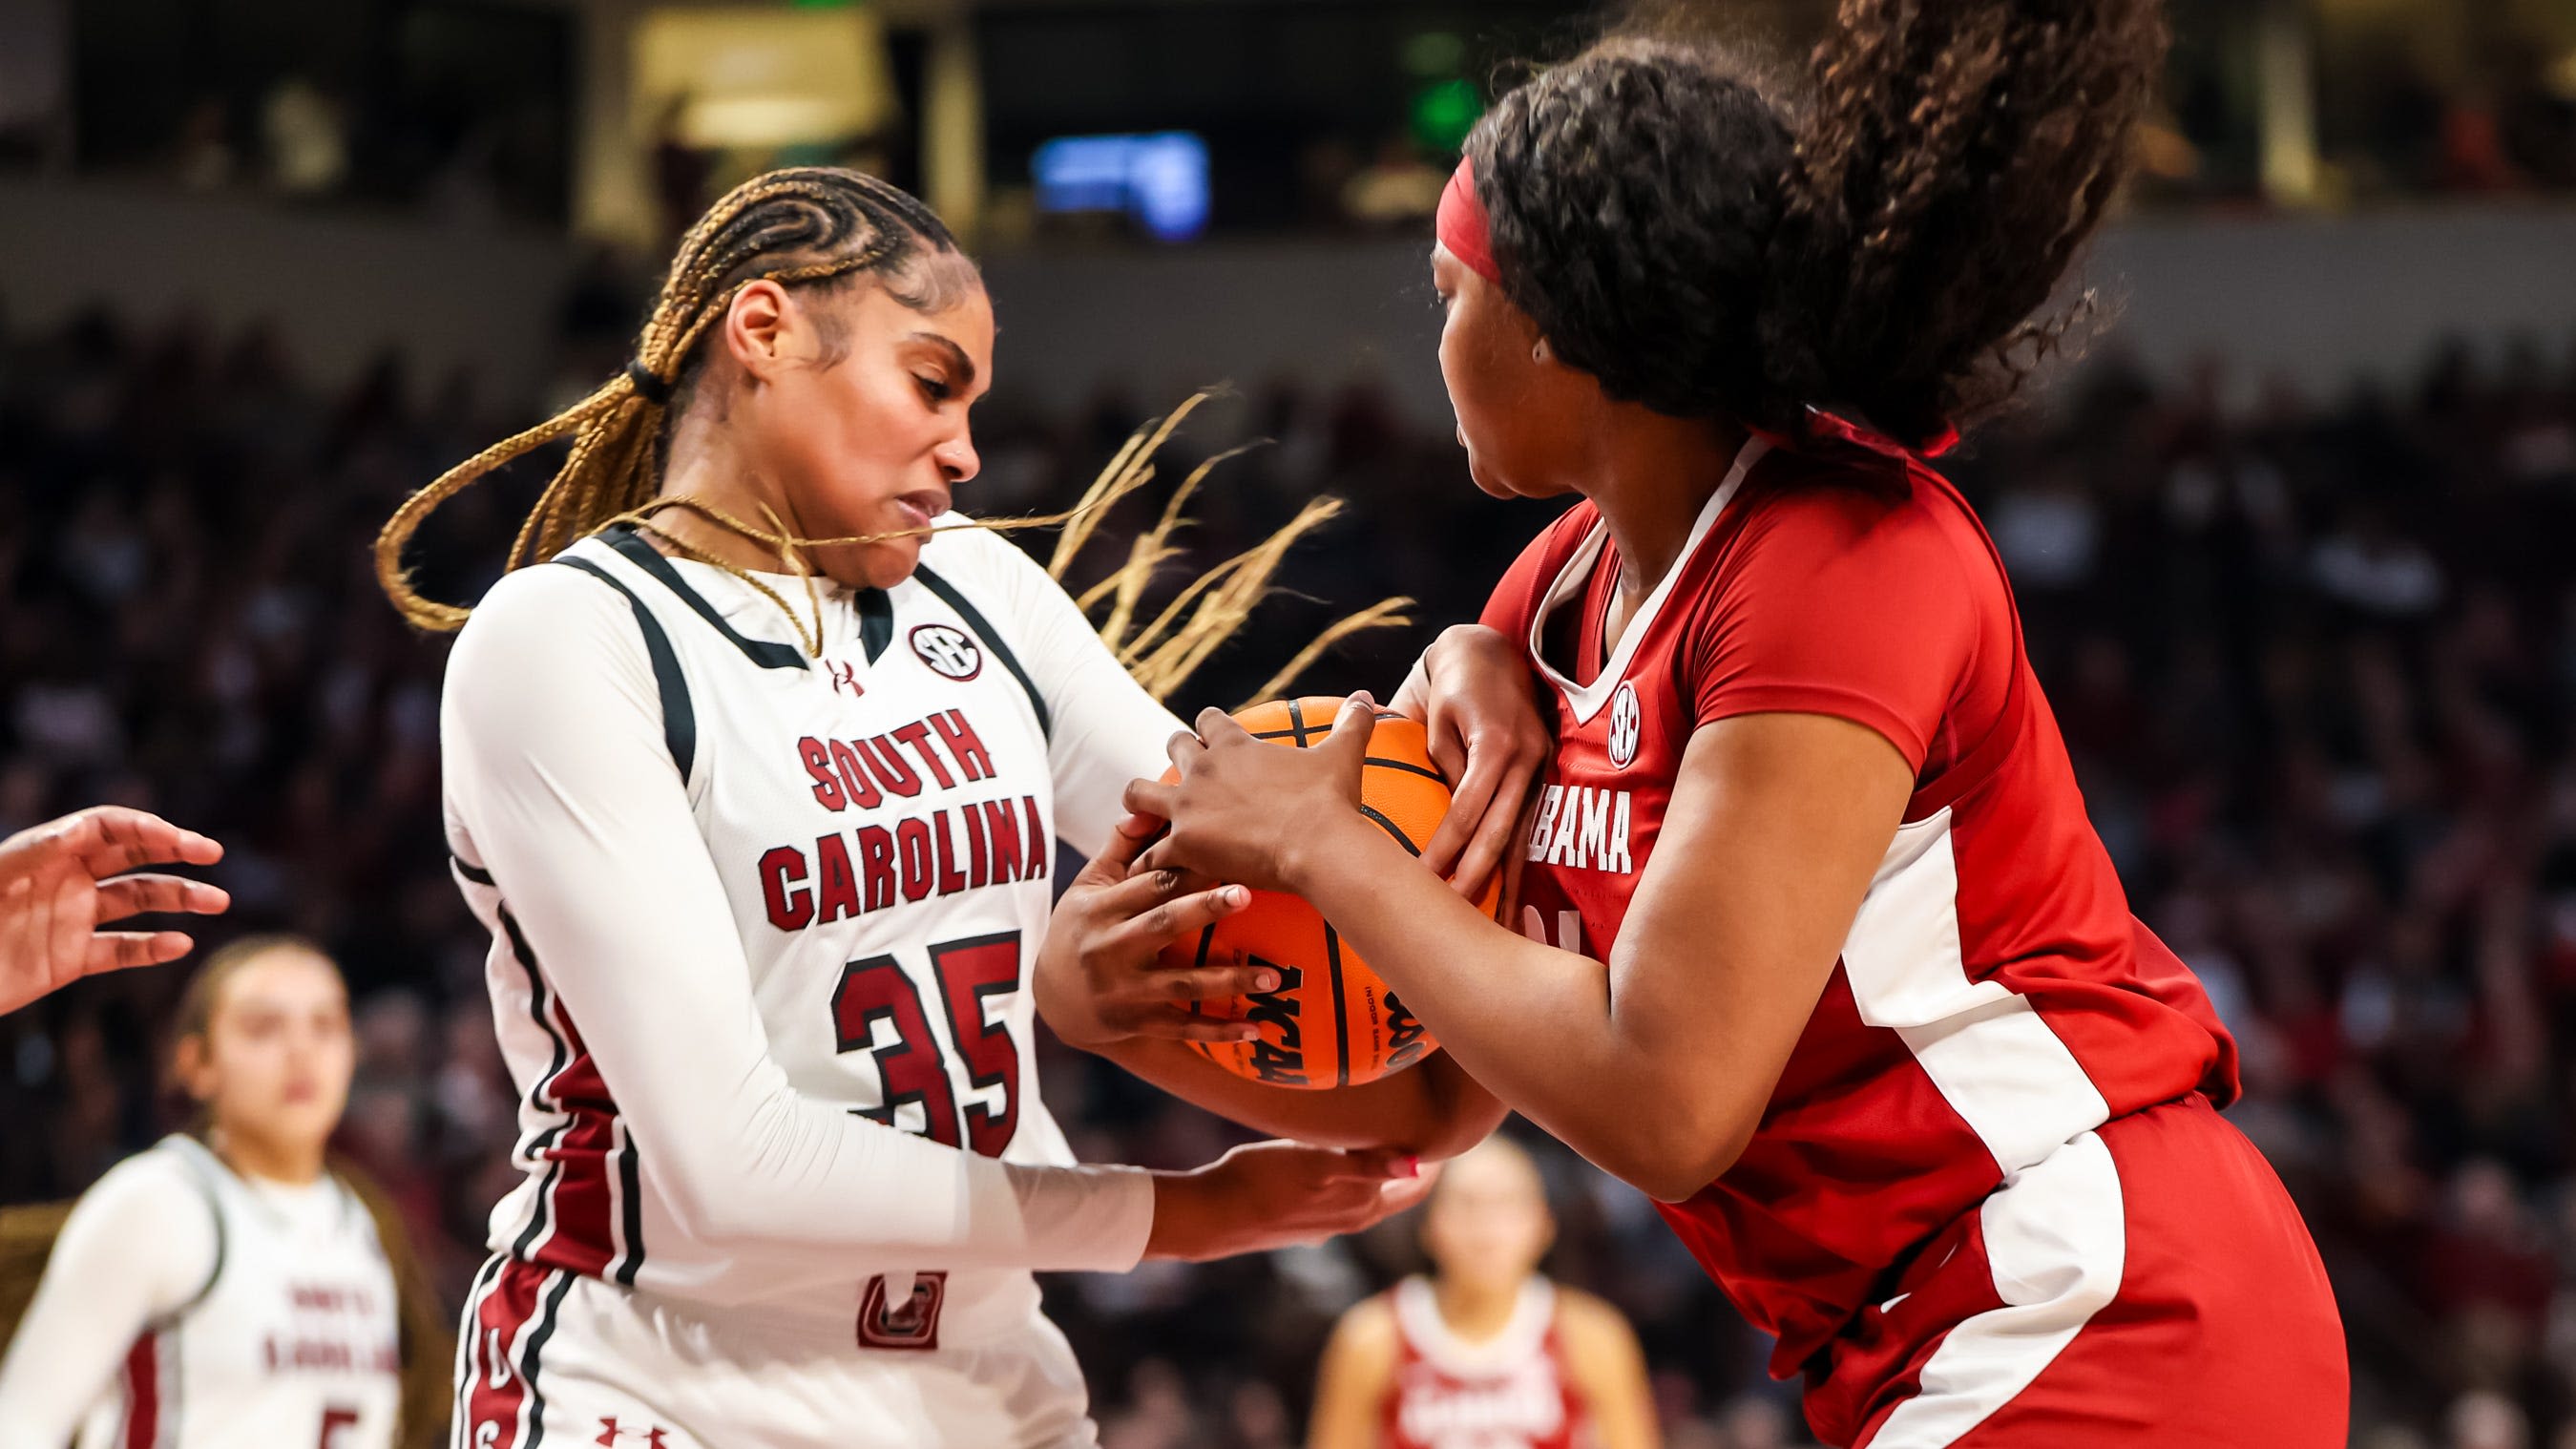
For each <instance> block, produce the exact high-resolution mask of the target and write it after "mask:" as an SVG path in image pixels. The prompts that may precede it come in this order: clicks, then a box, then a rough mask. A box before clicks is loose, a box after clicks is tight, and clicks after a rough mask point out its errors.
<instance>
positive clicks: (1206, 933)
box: [1190, 921, 1216, 1046]
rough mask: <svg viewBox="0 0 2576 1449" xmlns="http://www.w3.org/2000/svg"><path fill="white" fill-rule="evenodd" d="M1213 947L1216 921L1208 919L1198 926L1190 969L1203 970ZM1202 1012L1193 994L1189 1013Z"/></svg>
mask: <svg viewBox="0 0 2576 1449" xmlns="http://www.w3.org/2000/svg"><path fill="white" fill-rule="evenodd" d="M1215 947H1216V922H1214V921H1210V922H1208V923H1207V924H1206V925H1204V926H1201V927H1199V949H1198V954H1197V955H1195V956H1192V957H1191V958H1190V969H1191V970H1193V971H1203V970H1205V969H1207V958H1208V952H1210V951H1211V950H1214V949H1215ZM1202 1014H1203V1013H1201V1012H1200V1010H1199V998H1197V997H1195V996H1194V997H1191V998H1190V1015H1192V1016H1199V1015H1202ZM1191 1045H1192V1046H1203V1045H1205V1043H1203V1042H1192V1043H1191Z"/></svg>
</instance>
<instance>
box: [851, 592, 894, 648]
mask: <svg viewBox="0 0 2576 1449" xmlns="http://www.w3.org/2000/svg"><path fill="white" fill-rule="evenodd" d="M859 642H860V644H861V645H862V646H864V647H865V648H866V649H867V651H868V662H869V663H870V664H874V663H876V662H877V658H878V656H880V655H882V654H884V653H885V652H886V651H887V650H888V649H891V648H893V647H894V600H893V599H892V598H891V597H889V596H888V595H887V593H886V591H885V590H883V589H861V590H859Z"/></svg>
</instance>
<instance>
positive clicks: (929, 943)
mask: <svg viewBox="0 0 2576 1449" xmlns="http://www.w3.org/2000/svg"><path fill="white" fill-rule="evenodd" d="M540 567H543V568H546V569H549V570H565V569H577V570H580V571H582V572H585V573H588V574H590V575H592V576H593V577H594V578H595V579H596V580H597V581H598V586H599V587H600V588H602V589H613V590H615V591H616V592H617V593H618V594H619V595H622V596H623V597H624V599H625V601H626V602H627V603H628V604H629V605H631V607H632V609H633V612H634V617H635V620H636V624H637V627H638V628H639V629H640V630H641V631H642V633H643V635H644V642H645V649H646V652H647V654H648V655H649V656H650V658H651V660H652V664H653V673H654V679H655V684H656V687H657V688H658V690H659V693H660V703H661V713H662V724H663V732H664V739H665V743H666V744H667V745H668V747H669V750H670V753H671V757H672V762H673V764H674V765H675V766H676V767H677V768H678V771H679V773H680V776H681V778H682V780H683V781H684V782H685V785H686V789H687V795H688V799H689V803H690V807H691V811H692V813H693V815H694V817H695V820H696V823H697V826H698V829H699V832H700V833H701V834H702V835H703V837H704V839H705V844H706V849H707V850H708V852H709V853H710V855H711V857H712V859H713V862H714V865H715V868H716V871H717V874H718V875H719V877H720V878H721V880H722V882H723V886H724V891H725V894H726V897H727V899H728V901H729V903H730V906H731V910H732V915H733V919H734V924H735V926H736V928H737V930H738V932H739V934H740V937H741V940H742V943H743V947H744V954H745V956H746V958H747V960H748V964H749V968H750V987H751V992H752V995H753V997H754V1000H755V1003H756V1006H757V1009H758V1012H759V1015H760V1019H761V1021H762V1023H763V1025H764V1027H765V1030H766V1033H767V1036H768V1041H769V1049H770V1053H771V1055H772V1057H773V1058H774V1060H775V1061H776V1063H777V1064H778V1066H779V1067H780V1068H781V1069H782V1070H783V1071H784V1072H785V1074H786V1076H787V1078H788V1080H789V1081H790V1083H791V1084H792V1085H793V1086H794V1087H795V1089H796V1090H797V1091H798V1092H799V1093H801V1094H802V1095H804V1096H806V1097H807V1098H810V1099H813V1100H817V1101H822V1102H828V1103H833V1104H838V1105H841V1106H845V1107H846V1108H848V1109H849V1110H850V1111H851V1112H853V1113H858V1114H861V1115H864V1116H867V1117H871V1118H874V1119H875V1120H877V1121H879V1122H883V1123H886V1124H888V1125H890V1126H892V1127H894V1128H897V1129H899V1130H901V1131H905V1132H912V1133H917V1134H920V1135H922V1136H925V1137H928V1138H931V1139H933V1140H935V1141H938V1142H941V1143H946V1144H949V1145H952V1146H957V1147H960V1148H963V1149H966V1150H970V1151H974V1152H979V1153H983V1154H986V1155H988V1156H993V1157H999V1158H1002V1159H1004V1160H1006V1161H1010V1162H1014V1163H1032V1164H1062V1163H1070V1162H1071V1161H1072V1160H1073V1158H1072V1154H1071V1153H1070V1151H1069V1150H1068V1148H1067V1146H1066V1143H1065V1139H1064V1135H1063V1133H1062V1132H1061V1131H1060V1130H1059V1129H1058V1128H1057V1126H1056V1124H1055V1122H1054V1120H1053V1119H1052V1118H1050V1117H1049V1116H1048V1115H1047V1112H1046V1109H1045V1108H1044V1107H1042V1106H1041V1105H1039V1102H1038V1096H1037V1067H1036V1061H1035V1059H1034V1056H1033V1054H1032V1047H1033V1045H1034V1032H1033V1029H1032V1028H1033V1021H1034V1007H1033V1004H1032V1002H1031V1000H1030V997H1029V993H1028V991H1027V989H1026V987H1027V975H1028V969H1029V966H1030V963H1031V961H1032V959H1033V954H1032V953H1033V952H1034V950H1035V949H1036V946H1037V943H1038V941H1039V939H1040V933H1041V932H1042V931H1043V930H1044V928H1045V925H1046V920H1047V916H1048V913H1049V910H1050V907H1051V905H1052V903H1053V885H1052V880H1051V877H1052V876H1053V875H1054V873H1055V861H1054V854H1055V839H1056V818H1055V817H1056V799H1057V794H1058V792H1057V788H1056V786H1057V783H1058V781H1057V779H1056V775H1057V774H1058V773H1059V772H1061V771H1062V770H1063V769H1065V768H1067V767H1065V766H1064V765H1062V764H1061V763H1059V765H1058V766H1056V767H1055V768H1054V769H1051V767H1050V763H1049V728H1050V720H1049V718H1048V712H1047V707H1046V705H1045V703H1044V699H1043V697H1042V695H1041V694H1040V692H1039V690H1038V689H1037V688H1036V686H1035V685H1034V684H1032V683H1031V680H1030V675H1029V672H1028V670H1027V669H1026V668H1025V667H1024V665H1023V661H1022V660H1021V659H1020V658H1019V657H1018V651H1017V649H1016V648H1015V645H1014V642H1013V640H1012V639H1011V638H1010V637H1007V636H1008V635H1009V634H1010V633H1011V632H1012V631H1011V630H1010V628H1009V615H1008V613H1007V610H1006V602H1007V600H1008V599H1009V598H1010V597H1012V596H1013V589H1014V588H1015V587H1019V586H1022V585H1024V584H1025V583H1026V580H1025V578H1022V579H1019V580H1009V581H1006V580H1005V579H1004V577H1003V575H1002V574H1001V573H1000V572H998V571H1000V570H1006V569H1011V568H1018V569H1022V570H1026V569H1031V568H1033V567H1034V565H1033V564H1031V563H1030V562H1029V561H1028V560H1027V559H1026V558H1025V557H1024V556H1021V555H1019V554H1018V552H1017V550H1016V549H1014V548H1013V547H1012V546H1011V545H1010V544H1008V543H1006V542H1004V541H1002V540H1001V539H999V538H998V537H996V536H992V535H987V534H981V533H951V534H942V535H938V536H935V537H934V538H932V539H930V540H929V541H927V543H926V544H925V546H924V548H923V552H922V562H921V567H920V569H919V571H918V572H917V573H916V574H915V575H914V576H913V577H912V578H910V579H908V580H907V581H905V582H904V583H903V584H901V585H900V586H898V587H896V588H895V589H893V590H891V591H874V590H869V591H861V592H857V593H855V594H854V593H851V592H849V591H834V593H833V596H832V599H831V600H830V602H829V603H828V606H827V609H826V615H827V618H826V621H825V622H826V628H825V631H824V641H823V648H822V650H821V652H820V654H819V655H816V656H811V657H809V656H808V655H807V654H806V653H805V651H804V650H803V649H801V648H799V647H797V646H795V645H791V644H788V643H785V642H780V640H779V636H781V635H786V634H788V633H789V629H788V623H787V620H786V618H785V617H783V616H782V615H781V614H780V612H779V610H778V606H777V604H776V603H775V602H773V601H772V600H770V599H768V598H767V597H765V596H763V595H761V594H760V593H758V592H757V591H755V590H753V589H752V588H750V587H749V586H748V585H746V584H745V583H743V582H742V581H741V580H739V579H736V578H734V577H732V576H730V575H727V574H726V573H724V572H723V571H721V570H718V569H713V568H709V567H706V566H703V565H699V564H696V563H692V562H689V561H686V560H676V559H672V558H669V557H666V556H664V555H662V554H661V553H659V552H657V551H656V550H654V549H653V548H652V547H651V546H650V545H649V544H647V543H646V542H645V541H644V540H643V539H642V538H641V537H640V536H638V535H637V534H636V533H634V532H633V531H631V530H628V529H624V528H620V529H613V530H611V531H609V532H608V533H605V534H602V535H600V536H597V537H594V538H590V539H586V540H584V541H582V542H580V543H578V544H576V545H574V546H573V547H571V548H570V549H567V550H566V551H565V552H564V554H563V555H562V556H560V557H559V558H557V559H556V560H554V561H553V562H551V563H548V564H545V565H541V566H540ZM1047 587H1050V588H1051V587H1052V585H1048V586H1047ZM786 592H787V594H788V597H789V599H790V601H791V602H792V603H794V604H795V605H796V606H797V607H798V608H799V609H800V610H802V609H803V608H804V607H805V602H806V601H805V599H804V598H803V597H802V596H801V592H800V591H797V590H795V589H793V588H792V586H791V588H789V589H788V590H786ZM1058 602H1059V603H1060V602H1061V600H1060V599H1059V601H1058ZM997 620H998V621H1001V622H1002V626H1003V627H1001V628H997V627H996V621H997ZM1160 738H1161V737H1160V736H1159V735H1157V736H1154V737H1153V738H1150V739H1146V740H1141V741H1138V742H1136V747H1137V749H1138V750H1140V751H1141V752H1142V758H1143V759H1146V760H1158V759H1159V753H1158V746H1159V742H1160ZM1120 760H1121V768H1120V770H1119V771H1118V774H1119V778H1120V779H1121V780H1122V781H1123V779H1124V778H1125V777H1126V775H1128V774H1132V773H1134V770H1133V769H1132V768H1128V767H1129V766H1132V765H1133V764H1134V763H1135V761H1134V760H1133V759H1130V758H1129V755H1128V754H1127V753H1124V752H1122V753H1121V755H1120ZM1102 763H1103V766H1104V768H1105V767H1106V763H1107V762H1105V761H1104V762H1102ZM1107 798H1108V799H1111V800H1114V799H1115V793H1114V788H1113V789H1112V790H1111V791H1110V793H1109V794H1108V796H1107ZM449 828H450V842H451V845H452V846H453V848H454V850H455V853H456V856H457V872H458V875H459V877H460V879H461V880H462V882H463V885H464V890H465V894H466V897H467V900H468V902H469V903H470V904H471V906H472V907H473V909H474V911H475V913H476V914H477V915H478V916H480V917H481V918H482V919H483V921H484V922H485V923H486V924H487V925H488V926H490V927H491V928H492V931H493V936H494V947H493V951H492V954H491V957H490V959H489V963H488V979H489V985H490V987H491V991H492V997H493V1002H494V1013H495V1019H496V1022H497V1026H498V1030H499V1034H500V1044H501V1048H502V1051H503V1053H504V1054H505V1056H506V1057H507V1058H508V1061H509V1064H510V1069H511V1072H512V1075H513V1077H514V1079H515V1080H516V1081H517V1082H518V1084H519V1086H520V1089H521V1091H522V1093H523V1100H522V1103H521V1106H520V1126H521V1137H520V1141H519V1145H518V1151H517V1160H518V1162H519V1164H520V1166H521V1167H522V1168H523V1169H524V1170H525V1171H526V1173H527V1174H528V1175H527V1178H526V1180H525V1181H524V1182H522V1183H521V1185H520V1186H519V1188H518V1189H517V1190H516V1191H514V1192H513V1193H512V1194H511V1195H510V1196H509V1197H508V1198H507V1199H505V1200H504V1201H503V1202H502V1203H501V1204H500V1206H499V1207H498V1208H496V1209H495V1211H494V1214H493V1219H492V1246H493V1248H495V1249H496V1250H498V1251H500V1252H503V1253H506V1254H508V1255H509V1256H511V1257H514V1258H517V1259H519V1260H522V1261H525V1262H529V1263H533V1264H536V1265H539V1266H543V1267H549V1268H560V1269H566V1270H570V1271H571V1272H574V1273H578V1274H582V1275H585V1276H589V1277H594V1278H599V1279H603V1280H606V1281H609V1282H614V1283H622V1284H627V1285H630V1286H634V1287H636V1288H639V1289H643V1290H647V1291H659V1292H664V1293H668V1294H672V1295H675V1296H679V1297H684V1298H686V1299H689V1300H692V1301H694V1302H697V1303H701V1304H715V1305H728V1304H734V1305H757V1306H758V1307H759V1308H760V1309H762V1310H766V1311H769V1312H772V1313H778V1314H784V1315H785V1316H786V1317H787V1318H789V1319H792V1320H794V1321H799V1322H803V1321H809V1320H810V1321H811V1322H813V1323H814V1324H816V1325H818V1326H820V1325H824V1324H837V1325H839V1331H840V1332H842V1333H844V1334H846V1333H847V1332H849V1331H850V1325H851V1324H852V1322H853V1321H854V1319H855V1320H857V1321H859V1322H860V1323H861V1324H862V1325H864V1324H866V1323H869V1322H876V1323H880V1324H891V1325H892V1326H893V1328H894V1331H897V1332H900V1331H901V1327H902V1324H903V1322H904V1321H905V1317H906V1313H907V1310H909V1309H911V1308H913V1307H914V1306H915V1305H916V1304H920V1305H921V1306H924V1307H927V1308H928V1309H929V1310H930V1311H931V1312H932V1313H933V1314H934V1315H935V1314H936V1312H937V1310H938V1309H939V1308H940V1307H941V1306H942V1302H941V1295H943V1294H944V1306H945V1308H946V1310H947V1312H948V1314H949V1316H950V1317H951V1318H952V1319H954V1318H955V1317H957V1316H958V1315H959V1313H960V1312H961V1311H962V1310H967V1309H970V1308H975V1309H980V1310H982V1312H981V1313H979V1315H978V1316H979V1317H981V1316H989V1315H990V1314H992V1313H994V1312H997V1311H1000V1312H1016V1311H1020V1310H1023V1309H1024V1310H1025V1311H1026V1312H1029V1313H1034V1312H1035V1310H1036V1304H1037V1288H1036V1285H1035V1282H1034V1281H1033V1279H1032V1278H1031V1277H1030V1275H1029V1274H1028V1273H1026V1272H1022V1271H1013V1270H979V1271H959V1272H954V1273H942V1272H941V1271H940V1270H941V1269H942V1266H943V1265H941V1264H938V1263H920V1262H887V1263H884V1264H882V1265H873V1264H872V1265H862V1266H863V1267H864V1269H865V1271H860V1272H856V1273H852V1272H850V1271H847V1269H846V1268H845V1267H844V1266H843V1265H841V1264H837V1263H836V1264H835V1265H833V1268H832V1269H831V1270H830V1271H828V1272H821V1273H818V1272H817V1271H816V1267H815V1264H814V1263H813V1262H812V1261H811V1259H810V1257H805V1256H800V1255H797V1254H795V1253H792V1252H787V1251H779V1252H775V1253H771V1254H766V1255H765V1254H764V1253H763V1251H762V1250H761V1249H760V1248H759V1247H758V1245H756V1244H755V1245H751V1246H744V1245H742V1244H739V1243H735V1244H727V1245H721V1246H719V1245H712V1244H709V1243H705V1242H701V1241H693V1240H691V1239H690V1238H688V1237H686V1236H684V1235H683V1234H682V1233H681V1232H680V1231H679V1229H678V1227H677V1225H676V1222H675V1219H674V1216H673V1214H672V1213H671V1212H670V1210H669V1209H668V1207H667V1205H666V1201H665V1199H664V1196H663V1194H662V1192H661V1191H660V1189H659V1187H658V1186H657V1183H656V1179H655V1165H654V1161H653V1159H652V1157H651V1156H650V1155H649V1154H645V1153H639V1151H638V1148H637V1145H636V1142H635V1140H634V1139H633V1137H632V1136H631V1135H630V1133H629V1130H628V1123H627V1121H626V1120H625V1119H624V1118H623V1117H622V1116H621V1113H620V1109H619V1105H618V1103H617V1101H616V1100H615V1097H614V1095H613V1094H612V1093H611V1091H610V1090H609V1088H608V1085H607V1084H606V1083H605V1082H604V1081H603V1080H602V1079H601V1077H600V1074H599V1071H598V1069H597V1067H596V1066H595V1065H594V1063H593V1061H592V1059H591V1057H590V1055H589V1054H588V1052H587V1051H586V1050H585V1049H584V1046H583V1042H582V1036H581V1026H580V1023H579V1022H577V1021H575V1020H574V1019H573V1018H572V1015H571V1014H570V1013H569V1012H568V1011H567V1010H566V1009H565V1007H564V1004H563V1003H562V1001H561V1000H560V999H559V997H558V996H557V995H556V993H555V992H554V991H553V990H552V989H551V988H550V986H549V977H548V972H547V968H546V964H545V963H544V962H543V961H541V960H537V959H533V956H532V953H531V951H530V949H529V946H528V943H527V940H526V938H525V935H524V933H523V932H522V931H521V930H520V929H519V927H518V925H517V922H516V918H515V916H514V913H513V903H512V901H511V900H509V899H508V898H507V896H506V892H505V891H504V889H503V888H502V886H501V885H500V884H498V883H496V882H495V881H494V880H493V878H492V876H491V875H490V873H489V872H488V871H486V870H484V869H483V868H482V866H481V863H480V862H481V859H482V856H481V853H480V852H479V851H478V850H477V848H476V846H475V844H474V842H473V841H472V840H470V839H466V838H464V834H465V833H464V831H463V830H462V828H461V826H459V825H458V824H457V823H456V821H455V820H454V818H453V816H451V819H450V827H449ZM621 908H624V909H631V910H634V911H638V912H645V913H649V912H650V911H651V910H652V909H653V903H652V902H650V901H632V902H624V903H621ZM889 1284H891V1285H892V1286H891V1288H889V1287H888V1286H887V1285H889ZM916 1292H919V1293H924V1294H928V1295H930V1298H931V1301H929V1302H927V1303H926V1304H923V1303H921V1300H919V1299H917V1298H915V1297H913V1296H911V1295H914V1294H915V1293H916ZM889 1293H890V1294H891V1295H892V1297H893V1300H894V1301H892V1302H890V1303H889V1302H886V1301H884V1295H887V1294H889ZM872 1298H873V1300H874V1301H870V1300H871V1299H872ZM865 1333H866V1330H865V1328H864V1327H862V1330H861V1337H862V1341H864V1340H865Z"/></svg>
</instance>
